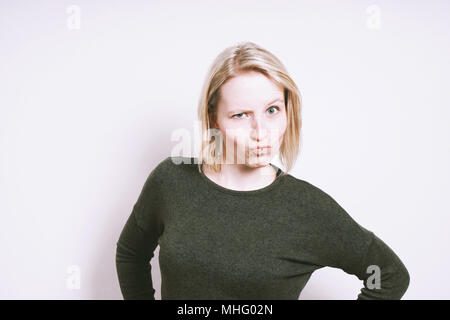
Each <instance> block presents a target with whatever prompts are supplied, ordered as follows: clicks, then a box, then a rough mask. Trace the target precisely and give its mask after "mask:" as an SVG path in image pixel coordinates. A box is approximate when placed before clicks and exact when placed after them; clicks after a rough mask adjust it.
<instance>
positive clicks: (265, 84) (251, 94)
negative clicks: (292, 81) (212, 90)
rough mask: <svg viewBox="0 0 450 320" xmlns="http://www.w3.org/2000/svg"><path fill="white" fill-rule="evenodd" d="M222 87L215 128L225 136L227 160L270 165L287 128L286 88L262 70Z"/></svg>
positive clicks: (240, 77) (224, 143)
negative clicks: (284, 90)
mask: <svg viewBox="0 0 450 320" xmlns="http://www.w3.org/2000/svg"><path fill="white" fill-rule="evenodd" d="M220 90H221V91H220V99H219V103H218V106H217V118H216V120H217V123H216V124H215V127H216V128H218V129H219V130H220V131H221V135H222V137H223V152H224V153H223V157H224V158H223V159H224V163H227V164H230V163H233V164H237V163H240V164H245V165H247V166H250V167H261V166H266V165H268V164H269V162H270V160H271V159H272V158H273V157H274V156H275V155H276V154H278V152H279V149H280V145H281V143H282V140H283V135H284V132H285V131H286V125H287V118H286V106H285V105H284V93H283V89H282V88H281V87H279V86H277V84H276V83H274V82H273V81H271V80H270V79H268V78H267V77H266V76H264V75H263V74H262V73H259V72H256V71H248V72H245V73H242V74H240V75H238V76H236V77H234V78H232V79H229V80H228V81H227V82H225V83H224V84H223V85H222V87H221V89H220ZM233 149H234V150H233Z"/></svg>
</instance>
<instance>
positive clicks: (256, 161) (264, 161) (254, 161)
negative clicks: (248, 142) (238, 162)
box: [246, 155, 271, 168]
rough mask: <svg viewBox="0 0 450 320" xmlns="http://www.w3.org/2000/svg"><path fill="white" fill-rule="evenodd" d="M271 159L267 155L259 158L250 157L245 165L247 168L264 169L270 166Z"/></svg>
mask: <svg viewBox="0 0 450 320" xmlns="http://www.w3.org/2000/svg"><path fill="white" fill-rule="evenodd" d="M270 160H271V158H270V157H269V156H267V155H265V156H260V157H256V156H254V157H250V158H249V159H248V161H247V163H246V165H247V166H248V167H251V168H259V167H265V166H267V165H269V164H270Z"/></svg>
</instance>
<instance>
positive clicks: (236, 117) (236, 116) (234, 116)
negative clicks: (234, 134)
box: [231, 106, 280, 119]
mask: <svg viewBox="0 0 450 320" xmlns="http://www.w3.org/2000/svg"><path fill="white" fill-rule="evenodd" d="M272 108H275V109H277V110H278V111H280V108H279V107H277V106H271V107H270V108H268V109H267V110H270V109H272ZM242 114H246V113H245V112H243V113H236V114H235V115H233V116H232V117H231V118H235V119H242V117H239V116H240V115H242ZM270 114H274V112H272V113H270Z"/></svg>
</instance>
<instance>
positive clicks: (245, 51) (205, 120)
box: [198, 41, 302, 175]
mask: <svg viewBox="0 0 450 320" xmlns="http://www.w3.org/2000/svg"><path fill="white" fill-rule="evenodd" d="M246 71H257V72H260V73H262V74H263V75H265V76H266V77H268V78H269V79H271V80H272V81H274V82H275V83H277V84H278V85H280V86H281V87H282V88H283V92H284V100H285V106H286V113H287V128H286V131H285V133H284V135H283V141H282V143H281V145H280V150H279V157H280V161H281V163H282V164H283V166H284V167H285V170H284V171H283V173H282V175H285V174H287V173H288V172H289V171H290V170H291V168H292V167H293V166H294V163H295V161H296V159H297V155H298V153H299V150H300V140H301V136H300V130H301V126H302V120H301V95H300V91H299V89H298V88H297V85H296V84H295V82H294V81H293V80H292V79H291V77H290V76H289V74H288V72H287V70H286V68H285V66H284V65H283V63H282V62H281V61H280V60H279V59H278V58H277V57H276V56H275V55H273V54H272V53H271V52H269V51H268V50H266V49H264V48H262V47H261V46H259V45H257V44H255V43H253V42H249V41H246V42H239V43H237V44H236V45H234V46H231V47H228V48H226V49H225V50H223V51H222V52H221V53H220V54H219V55H218V56H217V57H216V59H215V60H214V61H213V63H212V64H211V66H210V67H209V70H208V72H207V74H206V77H205V81H204V83H203V87H202V90H201V94H200V99H199V103H198V117H199V120H200V124H201V145H200V151H199V155H198V159H199V161H198V169H199V171H200V172H201V165H202V162H203V159H206V162H205V163H204V164H203V165H204V166H205V167H206V166H207V167H208V168H210V169H212V170H214V171H215V172H220V171H221V163H223V162H221V160H222V159H219V161H218V158H220V157H221V152H220V150H216V145H217V144H216V143H214V142H212V140H215V139H217V137H216V135H215V134H211V131H212V128H211V124H214V123H215V122H216V116H217V105H218V102H219V99H220V87H221V86H222V85H223V84H224V83H225V82H226V81H227V80H229V79H231V78H233V77H236V76H238V75H239V74H240V73H243V72H246Z"/></svg>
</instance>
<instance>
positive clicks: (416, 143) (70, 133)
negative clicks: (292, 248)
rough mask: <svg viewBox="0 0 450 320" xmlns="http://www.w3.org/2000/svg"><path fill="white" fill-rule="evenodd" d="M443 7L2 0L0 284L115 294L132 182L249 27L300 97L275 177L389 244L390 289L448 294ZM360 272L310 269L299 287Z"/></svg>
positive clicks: (11, 288) (29, 290)
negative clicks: (286, 153) (314, 194)
mask: <svg viewBox="0 0 450 320" xmlns="http://www.w3.org/2000/svg"><path fill="white" fill-rule="evenodd" d="M71 5H76V6H77V7H75V9H74V8H73V7H71ZM77 9H79V15H77V13H76V12H77V11H76V10H77ZM449 15H450V4H449V2H448V1H444V0H443V1H360V0H354V1H339V2H337V1H280V0H277V1H242V0H239V1H192V0H191V1H79V0H77V1H73V2H70V1H12V2H11V1H8V2H7V1H1V2H0V214H1V215H0V217H1V221H0V236H1V239H0V240H1V241H0V251H1V263H0V283H1V286H0V298H2V299H122V295H121V293H120V289H119V283H118V279H117V274H116V269H115V249H116V241H117V239H118V237H119V234H120V231H121V230H122V228H123V226H124V224H125V221H126V219H127V218H128V216H129V214H130V212H131V209H132V206H133V205H134V203H135V201H136V199H137V197H138V195H139V192H140V190H141V188H142V185H143V183H144V181H145V179H146V178H147V176H148V174H149V172H150V171H151V170H152V169H153V168H154V167H155V166H156V165H157V164H158V163H159V162H160V161H162V160H163V159H165V158H166V157H167V156H169V155H170V154H171V150H172V148H173V146H174V145H176V144H177V143H178V142H176V141H172V140H171V134H172V133H173V132H174V131H175V130H177V129H183V128H184V129H186V130H189V131H190V132H193V130H194V129H193V128H194V123H195V121H196V120H197V118H196V116H197V101H198V96H199V93H200V88H201V85H202V83H203V79H204V76H205V74H206V70H207V68H208V67H209V65H210V63H211V62H212V61H213V59H214V58H215V57H216V55H217V54H219V52H220V51H222V50H223V49H224V48H225V47H227V46H230V45H233V44H235V43H236V42H238V41H245V40H249V41H253V42H255V43H257V44H259V45H261V46H263V47H265V48H266V49H268V50H270V51H271V52H273V53H274V54H275V55H276V56H278V57H279V58H280V59H281V60H282V61H283V63H284V64H285V65H286V67H287V69H288V71H289V73H290V75H291V76H292V78H293V79H294V81H296V83H297V85H298V86H299V88H300V91H301V94H302V97H303V125H304V126H303V133H302V139H303V145H302V150H301V152H300V155H299V158H298V161H297V163H296V166H295V168H294V169H293V170H292V171H291V174H292V175H294V176H296V177H298V178H301V179H305V180H307V181H309V182H310V183H312V184H314V185H316V186H318V187H320V188H322V189H323V190H324V191H326V192H327V193H329V194H330V195H331V196H333V198H334V199H335V200H336V201H338V202H339V204H341V206H342V207H344V208H345V209H346V210H347V212H348V213H349V214H350V215H351V216H352V217H353V218H354V219H355V220H356V221H357V222H358V223H360V224H361V225H362V226H364V227H366V228H367V229H369V230H371V231H373V232H374V233H375V234H376V235H377V236H379V237H380V238H381V239H383V241H384V242H385V243H386V244H388V245H389V246H390V247H391V248H392V249H393V250H394V251H395V252H396V253H397V254H398V256H399V257H400V258H401V260H402V261H403V262H404V264H405V266H406V267H407V269H408V271H409V273H410V277H411V282H410V286H409V288H408V290H407V292H406V294H405V295H404V296H403V299H449V298H450V295H449V292H448V286H449V285H450V281H449V272H448V270H450V257H449V252H450V248H449V247H450V235H449V232H448V227H449V222H450V219H449V216H448V215H449V213H450V203H449V191H450V179H449V178H450V169H449V163H450V143H449V138H450V128H449V120H450V111H449V107H450V106H449V102H450V98H449V92H450V84H449V83H450V76H449V71H450V59H449V57H450V46H449V32H450V19H449V18H450V17H449ZM77 19H78V20H77ZM77 22H79V24H78V25H77ZM77 27H79V28H77ZM274 163H276V164H278V162H274ZM155 254H156V257H155V258H154V259H153V260H152V266H153V270H152V272H153V281H154V286H155V288H156V298H157V299H160V273H159V268H158V260H157V257H158V249H157V251H156V252H155ZM71 266H75V267H71ZM186 276H188V275H186ZM74 279H75V280H76V279H78V280H79V284H80V286H79V288H77V287H76V286H75V287H74V286H73V283H77V282H76V281H75V282H74ZM71 284H72V285H71ZM362 285H363V284H362V282H361V281H360V280H359V279H357V278H356V277H355V276H353V275H349V274H347V273H345V272H344V271H342V270H340V269H335V268H329V267H327V268H323V269H320V270H318V271H316V272H315V273H313V275H312V277H311V279H310V281H309V282H308V284H307V285H306V287H305V289H304V290H303V292H302V294H301V295H300V299H356V296H357V294H358V293H359V290H360V288H361V287H362Z"/></svg>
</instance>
